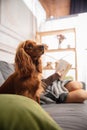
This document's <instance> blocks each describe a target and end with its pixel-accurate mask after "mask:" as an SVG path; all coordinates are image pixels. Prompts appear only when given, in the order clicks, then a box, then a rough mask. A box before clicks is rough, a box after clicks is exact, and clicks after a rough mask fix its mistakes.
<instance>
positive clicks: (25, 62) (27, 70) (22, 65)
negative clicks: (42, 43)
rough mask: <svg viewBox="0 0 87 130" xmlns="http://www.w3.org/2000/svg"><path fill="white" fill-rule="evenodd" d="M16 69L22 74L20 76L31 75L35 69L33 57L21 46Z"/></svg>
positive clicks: (16, 58) (17, 54) (18, 51)
mask: <svg viewBox="0 0 87 130" xmlns="http://www.w3.org/2000/svg"><path fill="white" fill-rule="evenodd" d="M15 64H16V71H17V72H18V73H19V74H20V77H28V76H31V75H32V73H33V72H34V71H35V65H34V64H33V62H32V59H31V57H30V56H29V55H28V54H27V53H26V52H25V51H24V49H23V48H19V49H18V50H17V53H16V57H15Z"/></svg>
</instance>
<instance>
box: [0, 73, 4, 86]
mask: <svg viewBox="0 0 87 130" xmlns="http://www.w3.org/2000/svg"><path fill="white" fill-rule="evenodd" d="M4 81H5V80H4V78H3V75H2V73H1V71H0V86H1V85H2V84H3V83H4Z"/></svg>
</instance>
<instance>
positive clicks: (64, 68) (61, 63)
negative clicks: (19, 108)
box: [55, 59, 72, 80]
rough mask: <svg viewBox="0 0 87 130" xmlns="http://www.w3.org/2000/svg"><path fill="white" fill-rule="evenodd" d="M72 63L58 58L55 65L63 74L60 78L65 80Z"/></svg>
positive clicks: (57, 70)
mask: <svg viewBox="0 0 87 130" xmlns="http://www.w3.org/2000/svg"><path fill="white" fill-rule="evenodd" d="M71 66H72V65H71V64H70V63H69V62H67V61H65V60H63V59H60V60H58V62H56V65H55V69H56V72H59V73H60V74H61V77H60V80H63V79H64V78H65V76H66V74H67V73H68V71H69V70H70V68H71Z"/></svg>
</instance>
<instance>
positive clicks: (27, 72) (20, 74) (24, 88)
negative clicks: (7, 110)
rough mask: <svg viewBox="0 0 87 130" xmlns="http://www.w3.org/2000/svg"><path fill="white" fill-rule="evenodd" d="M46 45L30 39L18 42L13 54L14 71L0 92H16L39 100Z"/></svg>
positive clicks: (41, 89)
mask: <svg viewBox="0 0 87 130" xmlns="http://www.w3.org/2000/svg"><path fill="white" fill-rule="evenodd" d="M45 49H46V45H38V44H36V42H34V41H32V40H26V41H24V42H22V43H21V44H19V46H18V48H17V51H16V55H15V72H14V73H13V74H12V75H10V76H9V77H8V79H7V80H6V81H5V82H4V84H2V86H1V87H0V93H1V94H18V95H23V96H26V97H29V98H32V99H34V100H35V101H37V102H38V103H39V102H40V94H41V93H42V91H43V87H42V85H41V73H42V62H41V55H42V54H44V51H45Z"/></svg>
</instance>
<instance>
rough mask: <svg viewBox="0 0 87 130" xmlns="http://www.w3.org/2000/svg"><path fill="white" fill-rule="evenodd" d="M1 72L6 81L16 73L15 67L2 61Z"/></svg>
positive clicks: (0, 64) (0, 63) (0, 62)
mask: <svg viewBox="0 0 87 130" xmlns="http://www.w3.org/2000/svg"><path fill="white" fill-rule="evenodd" d="M0 71H1V73H2V75H3V77H4V79H5V80H6V79H7V78H8V77H9V76H10V75H11V74H12V73H13V72H14V65H13V64H10V63H7V62H5V61H0Z"/></svg>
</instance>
